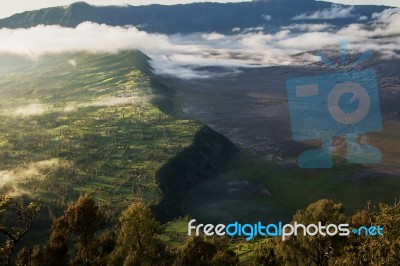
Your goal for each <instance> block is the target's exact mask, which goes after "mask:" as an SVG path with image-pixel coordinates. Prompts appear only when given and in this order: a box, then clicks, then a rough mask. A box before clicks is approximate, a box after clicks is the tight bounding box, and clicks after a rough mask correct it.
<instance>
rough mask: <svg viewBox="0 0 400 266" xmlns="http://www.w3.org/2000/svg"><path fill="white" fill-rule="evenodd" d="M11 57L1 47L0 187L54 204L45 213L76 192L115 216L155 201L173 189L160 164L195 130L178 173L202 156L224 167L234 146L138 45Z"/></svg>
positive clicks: (186, 143)
mask: <svg viewBox="0 0 400 266" xmlns="http://www.w3.org/2000/svg"><path fill="white" fill-rule="evenodd" d="M10 58H12V56H10V55H4V56H0V63H2V65H3V66H5V67H4V68H3V71H2V72H1V74H0V75H2V76H1V80H0V99H1V100H0V118H1V120H2V121H3V123H1V124H0V148H1V149H0V188H1V192H2V193H11V194H14V195H29V196H30V197H34V198H35V200H37V201H40V202H41V203H42V204H44V206H49V207H50V208H49V209H48V210H50V212H47V209H46V208H45V209H44V212H45V213H43V219H44V220H46V219H47V218H46V217H48V216H52V215H54V211H56V212H57V210H60V209H61V208H62V207H65V205H66V204H67V203H68V202H69V201H70V200H72V199H75V198H76V197H77V196H78V194H79V193H90V194H92V195H93V196H94V197H95V198H96V200H97V202H98V203H99V204H100V205H102V206H103V207H105V209H106V210H108V212H109V214H110V216H114V215H115V214H116V213H118V212H119V211H120V210H121V209H122V208H125V207H126V206H127V205H128V204H129V203H131V202H132V200H134V199H143V200H145V201H146V202H147V203H148V204H155V205H157V204H158V202H159V201H160V198H161V197H162V196H163V195H164V194H165V189H166V188H165V187H160V186H159V180H158V174H157V171H158V170H159V169H160V168H161V167H162V166H163V165H165V164H166V163H167V162H168V161H169V160H171V159H172V158H174V157H175V156H177V155H178V154H180V153H181V152H183V151H184V150H185V149H187V148H189V147H191V145H192V144H193V140H194V136H195V135H197V136H198V135H200V136H201V138H202V143H200V145H197V146H198V147H199V148H196V147H195V148H194V149H193V148H190V149H191V150H192V151H194V152H193V154H191V156H188V157H187V158H186V159H187V160H188V161H187V164H181V165H179V169H174V171H175V172H179V171H182V172H185V171H187V170H186V169H185V168H191V167H192V165H193V163H190V162H191V160H196V161H198V160H199V158H203V159H204V160H205V164H202V165H201V167H206V168H207V171H208V170H209V169H213V170H212V173H217V172H218V169H221V167H222V166H223V163H224V161H226V160H227V159H228V158H229V157H230V154H232V152H233V151H234V146H233V144H231V143H230V142H229V141H227V140H226V139H225V138H223V137H221V136H220V135H219V134H217V133H215V132H213V131H212V130H210V129H207V130H205V129H204V126H203V125H201V124H199V123H198V122H196V121H193V120H188V119H186V118H184V117H183V116H182V114H181V113H179V108H177V106H176V102H175V99H174V92H173V90H171V89H169V88H167V87H165V86H163V85H162V84H161V83H159V82H158V81H157V80H156V79H155V78H154V77H153V76H152V74H151V73H150V71H149V66H148V63H147V57H146V56H145V55H144V54H143V53H141V52H138V51H132V52H122V53H119V54H116V55H110V54H89V53H74V54H72V53H71V54H62V55H46V56H42V57H40V58H36V59H35V60H34V61H29V60H25V59H20V63H19V64H18V65H16V64H15V63H14V64H11V65H10V62H12V61H13V60H11V59H10ZM14 62H16V61H14ZM7 66H8V68H7ZM208 141H209V143H208ZM203 145H207V146H208V147H209V148H210V149H211V150H213V149H215V152H214V153H210V154H207V152H204V151H202V150H201V149H202V148H201V147H202V146H203ZM215 145H216V146H215ZM214 146H215V147H214ZM221 147H222V149H220V148H221ZM215 161H219V162H220V164H218V165H215V164H213V163H212V162H215ZM197 170H198V171H201V170H202V169H200V168H199V167H198V168H197ZM199 177H200V179H201V178H207V177H208V176H205V175H201V176H199ZM191 178H193V180H189V179H191ZM188 180H189V181H188V182H192V183H194V182H195V181H199V178H197V176H190V177H188ZM187 189H189V187H188V188H187ZM180 193H184V192H182V191H180ZM178 203H179V202H178ZM175 214H177V213H175ZM115 217H117V215H115Z"/></svg>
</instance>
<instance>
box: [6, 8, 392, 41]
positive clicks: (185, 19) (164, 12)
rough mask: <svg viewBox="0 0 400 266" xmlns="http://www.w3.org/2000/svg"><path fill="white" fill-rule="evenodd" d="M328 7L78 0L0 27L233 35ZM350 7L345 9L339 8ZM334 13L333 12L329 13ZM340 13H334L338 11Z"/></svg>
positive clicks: (343, 20)
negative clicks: (100, 26)
mask: <svg viewBox="0 0 400 266" xmlns="http://www.w3.org/2000/svg"><path fill="white" fill-rule="evenodd" d="M331 8H332V3H328V2H322V1H315V0H268V1H253V2H242V3H225V4H221V3H194V4H185V5H174V6H163V5H148V6H124V7H121V6H105V7H104V6H103V7H100V6H92V5H89V4H87V3H84V2H78V3H75V4H71V5H69V6H65V7H54V8H46V9H41V10H37V11H29V12H24V13H21V14H16V15H13V16H11V17H9V18H5V19H1V20H0V27H1V28H4V27H6V28H29V27H33V26H37V25H39V24H44V25H62V26H65V27H75V26H77V25H79V24H80V23H82V22H84V21H92V22H97V23H104V24H107V25H112V26H117V25H120V26H124V25H134V26H136V27H138V28H139V29H142V30H145V31H147V32H160V33H166V34H173V33H191V32H214V31H215V32H220V33H231V32H232V30H233V29H234V28H237V30H238V28H240V29H241V30H243V29H245V28H254V27H260V26H263V27H264V28H265V30H267V31H269V32H271V31H275V30H278V29H279V28H280V27H281V26H282V25H288V24H291V23H302V22H307V23H321V22H327V19H324V18H322V17H323V16H321V18H320V17H318V16H317V17H316V18H314V19H312V20H310V19H306V18H301V17H300V18H299V19H298V20H292V19H293V18H294V17H296V16H299V15H302V14H313V13H315V12H318V11H322V10H329V9H331ZM337 8H339V9H340V8H349V6H344V5H341V6H337ZM384 9H385V7H383V6H356V7H354V8H353V9H351V15H350V16H343V12H342V16H341V17H338V18H335V12H330V13H329V12H328V15H330V16H331V17H330V18H329V19H328V20H329V21H328V23H330V24H334V25H336V26H343V25H346V24H349V23H353V22H357V21H358V20H359V19H360V17H363V19H364V20H365V21H364V22H367V21H368V20H369V19H370V18H371V15H372V14H373V13H374V12H381V11H382V10H384ZM333 11H335V10H333ZM336 11H338V10H336Z"/></svg>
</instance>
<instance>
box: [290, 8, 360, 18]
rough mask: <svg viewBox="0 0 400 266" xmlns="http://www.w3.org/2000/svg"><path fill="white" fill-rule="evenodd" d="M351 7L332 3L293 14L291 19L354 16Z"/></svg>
mask: <svg viewBox="0 0 400 266" xmlns="http://www.w3.org/2000/svg"><path fill="white" fill-rule="evenodd" d="M353 9H354V7H353V6H349V7H342V6H339V5H332V7H330V8H327V9H323V10H318V11H315V12H313V13H303V14H301V15H298V16H295V17H294V18H293V20H307V19H311V20H312V19H321V20H323V19H338V18H351V17H354V14H352V11H353Z"/></svg>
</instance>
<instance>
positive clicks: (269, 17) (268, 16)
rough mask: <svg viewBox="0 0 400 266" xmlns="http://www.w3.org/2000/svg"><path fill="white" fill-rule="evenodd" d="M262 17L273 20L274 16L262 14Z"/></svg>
mask: <svg viewBox="0 0 400 266" xmlns="http://www.w3.org/2000/svg"><path fill="white" fill-rule="evenodd" d="M261 17H262V18H263V19H265V20H266V21H270V20H272V16H271V15H261Z"/></svg>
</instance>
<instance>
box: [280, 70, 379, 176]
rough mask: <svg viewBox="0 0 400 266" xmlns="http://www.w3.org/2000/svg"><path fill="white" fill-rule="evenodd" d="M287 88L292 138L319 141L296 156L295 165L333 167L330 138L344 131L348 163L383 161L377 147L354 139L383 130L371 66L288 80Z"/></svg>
mask: <svg viewBox="0 0 400 266" xmlns="http://www.w3.org/2000/svg"><path fill="white" fill-rule="evenodd" d="M286 89H287V95H288V101H289V113H290V119H291V126H292V136H293V139H294V140H296V141H306V140H320V141H321V146H320V148H319V149H315V150H308V151H305V152H303V153H301V154H300V155H299V158H298V165H299V167H301V168H332V161H333V160H332V147H331V146H332V139H333V138H334V137H337V136H344V135H345V136H347V156H346V157H347V161H348V162H349V163H379V162H380V161H381V153H380V151H379V149H377V148H376V147H373V146H371V145H366V144H364V145H361V144H358V142H357V139H358V135H359V134H361V133H367V132H378V131H380V130H382V118H381V112H380V107H379V94H378V85H377V76H376V72H375V71H374V70H373V69H366V70H363V71H349V72H343V73H334V74H327V75H322V76H311V77H301V78H296V79H291V80H288V81H287V82H286Z"/></svg>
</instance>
